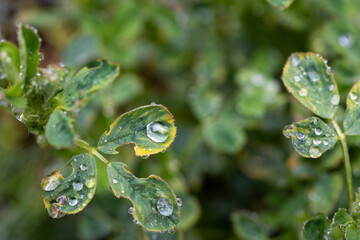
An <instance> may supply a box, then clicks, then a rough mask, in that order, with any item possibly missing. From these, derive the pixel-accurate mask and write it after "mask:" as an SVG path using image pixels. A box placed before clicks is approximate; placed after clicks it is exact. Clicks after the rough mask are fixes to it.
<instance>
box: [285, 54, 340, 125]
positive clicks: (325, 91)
mask: <svg viewBox="0 0 360 240" xmlns="http://www.w3.org/2000/svg"><path fill="white" fill-rule="evenodd" d="M282 81H283V82H284V84H285V86H286V88H287V89H288V91H289V92H291V93H292V94H293V95H294V96H295V98H297V99H298V100H299V101H300V102H301V103H302V104H304V105H305V106H306V107H307V108H309V109H310V110H311V111H313V112H314V113H315V114H316V115H319V116H320V117H323V118H333V117H334V114H335V113H336V110H337V108H338V104H339V101H340V96H339V90H338V87H337V84H336V82H335V79H334V76H333V74H332V72H331V70H330V68H329V67H328V66H327V65H326V63H325V62H324V60H323V58H322V57H320V56H319V55H316V54H315V53H293V54H292V55H291V56H290V57H289V59H288V60H287V62H286V64H285V67H284V70H283V74H282Z"/></svg>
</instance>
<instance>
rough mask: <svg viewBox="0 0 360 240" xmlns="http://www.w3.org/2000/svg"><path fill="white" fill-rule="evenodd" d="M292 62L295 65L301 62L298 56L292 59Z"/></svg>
mask: <svg viewBox="0 0 360 240" xmlns="http://www.w3.org/2000/svg"><path fill="white" fill-rule="evenodd" d="M291 64H292V65H293V66H294V67H297V66H298V65H299V64H300V60H299V59H298V58H297V57H293V58H292V59H291Z"/></svg>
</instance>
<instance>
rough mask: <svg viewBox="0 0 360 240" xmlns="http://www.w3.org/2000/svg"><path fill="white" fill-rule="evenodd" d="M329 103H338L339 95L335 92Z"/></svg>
mask: <svg viewBox="0 0 360 240" xmlns="http://www.w3.org/2000/svg"><path fill="white" fill-rule="evenodd" d="M330 102H331V104H333V105H338V104H339V102H340V97H339V95H337V94H335V95H333V96H332V97H331V100H330Z"/></svg>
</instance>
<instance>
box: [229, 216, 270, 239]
mask: <svg viewBox="0 0 360 240" xmlns="http://www.w3.org/2000/svg"><path fill="white" fill-rule="evenodd" d="M231 221H232V225H233V229H234V231H235V233H236V235H237V236H238V237H239V238H240V239H247V240H266V239H269V238H268V237H267V234H266V231H265V229H264V226H263V225H262V224H261V223H260V222H259V219H258V218H257V216H256V215H255V214H254V213H250V212H245V211H241V212H235V213H233V214H232V215H231Z"/></svg>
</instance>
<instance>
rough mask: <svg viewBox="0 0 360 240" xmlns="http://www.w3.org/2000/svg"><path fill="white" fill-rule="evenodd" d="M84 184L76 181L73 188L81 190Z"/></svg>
mask: <svg viewBox="0 0 360 240" xmlns="http://www.w3.org/2000/svg"><path fill="white" fill-rule="evenodd" d="M83 186H84V184H83V183H82V182H74V183H73V188H74V189H75V190H76V191H80V190H81V189H82V188H83Z"/></svg>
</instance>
